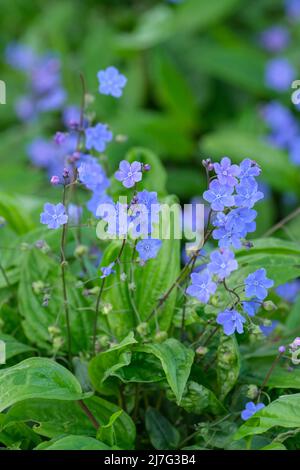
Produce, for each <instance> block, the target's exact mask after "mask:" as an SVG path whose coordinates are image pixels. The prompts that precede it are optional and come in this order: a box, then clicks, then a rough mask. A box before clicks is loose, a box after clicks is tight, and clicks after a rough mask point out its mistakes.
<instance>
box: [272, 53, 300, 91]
mask: <svg viewBox="0 0 300 470" xmlns="http://www.w3.org/2000/svg"><path fill="white" fill-rule="evenodd" d="M295 76H296V71H295V69H294V67H293V65H292V64H291V63H290V62H289V60H288V59H286V58H284V57H277V58H275V59H271V60H269V61H268V62H267V65H266V70H265V82H266V85H267V86H268V87H269V88H272V89H273V90H276V91H279V92H283V91H286V90H288V89H289V88H290V87H291V84H292V82H293V80H294V78H295Z"/></svg>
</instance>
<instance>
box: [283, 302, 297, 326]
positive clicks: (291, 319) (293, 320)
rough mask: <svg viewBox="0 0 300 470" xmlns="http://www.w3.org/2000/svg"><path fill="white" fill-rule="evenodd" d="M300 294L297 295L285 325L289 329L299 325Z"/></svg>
mask: <svg viewBox="0 0 300 470" xmlns="http://www.w3.org/2000/svg"><path fill="white" fill-rule="evenodd" d="M299 311H300V295H298V296H297V299H296V301H295V303H294V304H293V305H292V307H291V311H290V313H289V315H288V318H287V321H286V322H285V326H286V327H287V328H288V329H289V330H295V329H297V328H298V327H299Z"/></svg>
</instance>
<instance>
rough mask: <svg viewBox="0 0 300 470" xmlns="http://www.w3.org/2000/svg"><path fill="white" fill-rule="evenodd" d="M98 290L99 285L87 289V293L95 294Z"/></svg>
mask: <svg viewBox="0 0 300 470" xmlns="http://www.w3.org/2000/svg"><path fill="white" fill-rule="evenodd" d="M99 290H100V287H99V286H95V287H92V288H91V289H89V294H91V295H97V294H98V293H99Z"/></svg>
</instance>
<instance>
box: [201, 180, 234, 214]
mask: <svg viewBox="0 0 300 470" xmlns="http://www.w3.org/2000/svg"><path fill="white" fill-rule="evenodd" d="M232 193H233V187H232V186H229V185H223V184H221V183H220V182H219V181H217V180H213V181H212V182H211V183H210V185H209V189H208V190H207V191H204V194H203V198H204V199H205V200H206V201H208V202H209V203H210V204H211V208H212V209H213V210H214V211H223V210H224V208H225V207H231V206H233V205H234V197H233V196H232Z"/></svg>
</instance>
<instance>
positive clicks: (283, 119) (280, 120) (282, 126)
mask: <svg viewBox="0 0 300 470" xmlns="http://www.w3.org/2000/svg"><path fill="white" fill-rule="evenodd" d="M261 115H262V117H263V119H264V121H265V122H266V124H267V125H268V126H269V127H270V128H271V129H272V131H275V132H276V133H277V132H280V131H282V130H284V132H286V131H287V130H288V128H289V127H296V128H297V124H296V120H295V117H294V115H293V113H292V112H291V111H290V109H289V108H287V107H286V106H284V105H283V104H281V103H280V102H279V101H271V102H269V103H267V104H265V105H264V106H263V107H262V109H261ZM250 176H257V175H250Z"/></svg>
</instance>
